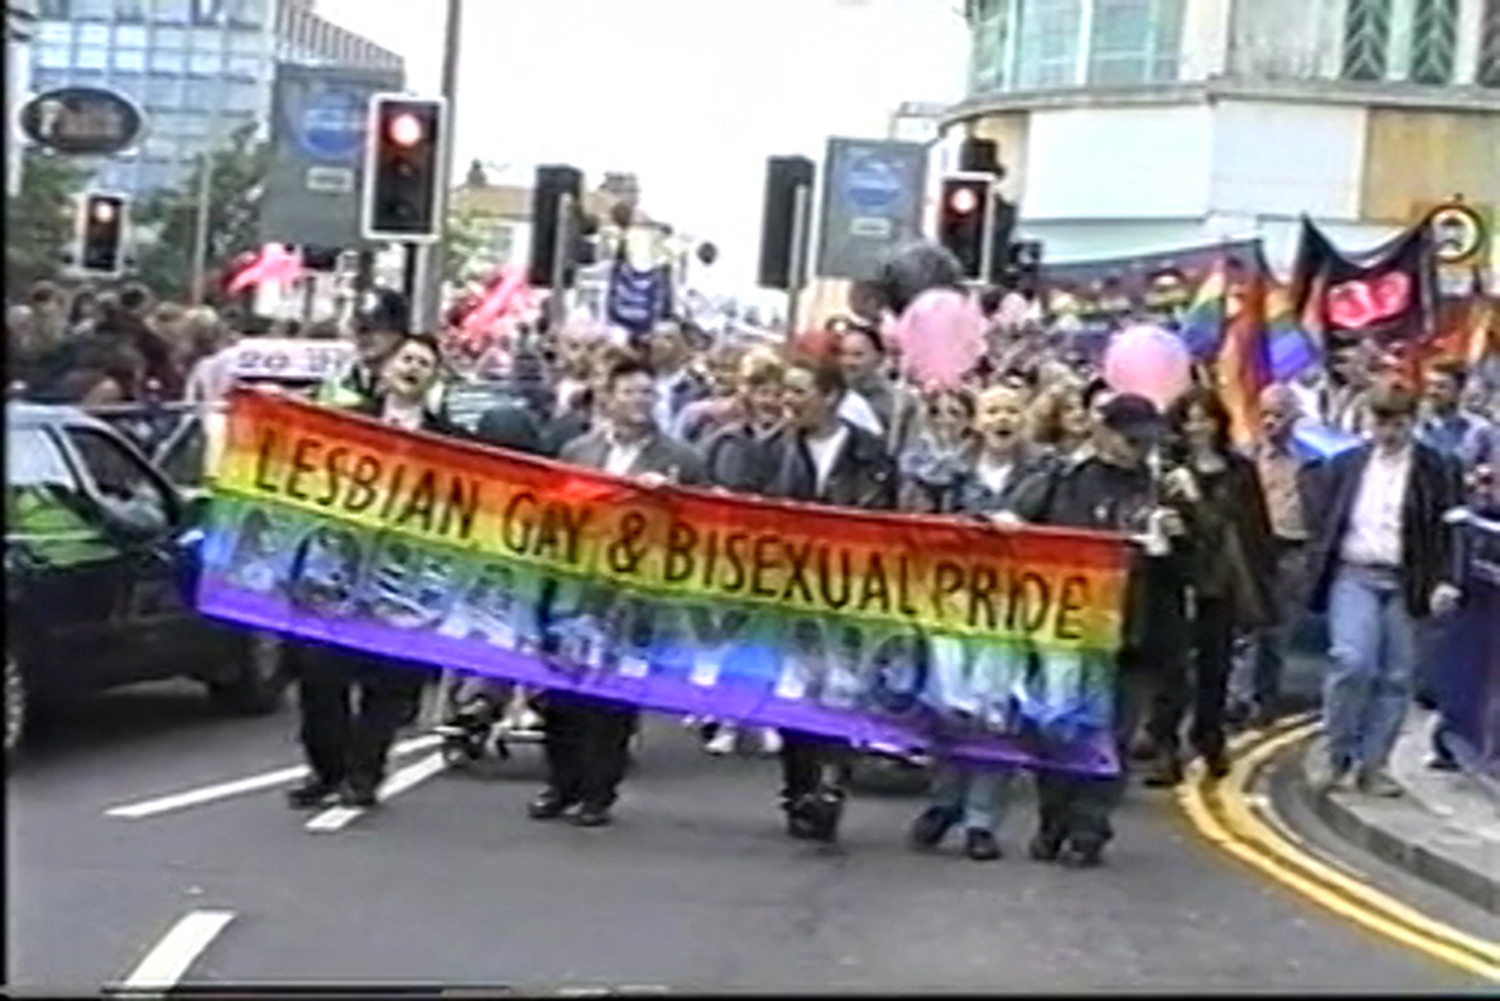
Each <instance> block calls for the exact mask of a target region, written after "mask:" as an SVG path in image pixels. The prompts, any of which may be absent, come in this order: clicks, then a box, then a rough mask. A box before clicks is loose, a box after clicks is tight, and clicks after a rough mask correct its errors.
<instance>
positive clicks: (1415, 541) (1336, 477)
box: [1308, 442, 1463, 619]
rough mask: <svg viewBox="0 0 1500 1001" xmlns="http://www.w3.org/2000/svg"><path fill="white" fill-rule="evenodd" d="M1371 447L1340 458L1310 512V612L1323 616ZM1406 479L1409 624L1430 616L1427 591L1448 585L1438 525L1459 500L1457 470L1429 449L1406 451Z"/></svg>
mask: <svg viewBox="0 0 1500 1001" xmlns="http://www.w3.org/2000/svg"><path fill="white" fill-rule="evenodd" d="M1373 452H1374V446H1373V445H1368V444H1366V445H1362V446H1360V447H1359V448H1353V449H1350V450H1349V451H1347V452H1341V453H1340V454H1338V455H1336V456H1334V457H1333V459H1332V460H1330V461H1329V463H1328V465H1327V468H1326V469H1325V471H1324V473H1323V486H1324V493H1323V500H1324V505H1323V506H1322V507H1321V508H1319V509H1315V510H1313V511H1312V512H1310V513H1311V515H1312V517H1313V524H1314V529H1313V536H1312V544H1311V548H1310V549H1309V552H1308V569H1309V571H1310V573H1311V574H1312V579H1313V590H1312V598H1311V604H1312V609H1313V611H1315V612H1323V611H1327V610H1328V592H1329V590H1330V589H1331V588H1332V586H1333V578H1334V575H1335V574H1336V572H1337V570H1338V566H1339V549H1340V548H1341V547H1342V546H1343V542H1344V536H1345V535H1346V534H1347V533H1348V531H1349V517H1350V515H1351V513H1352V512H1353V510H1354V501H1355V499H1356V497H1357V496H1358V494H1359V485H1360V480H1361V479H1363V478H1364V472H1365V467H1366V466H1368V465H1369V463H1370V456H1371V455H1372V454H1373ZM1411 463H1412V465H1411V477H1410V479H1409V480H1408V481H1407V486H1406V497H1405V500H1404V502H1403V505H1402V519H1401V566H1402V569H1403V570H1404V571H1405V573H1404V577H1405V591H1406V607H1407V610H1408V611H1409V612H1410V613H1411V614H1412V616H1413V617H1415V618H1419V619H1421V618H1426V617H1427V616H1428V615H1429V614H1430V613H1431V600H1432V591H1433V589H1434V588H1436V587H1437V586H1438V585H1439V584H1444V583H1449V584H1452V583H1457V582H1456V581H1455V580H1454V576H1455V573H1454V570H1455V562H1454V549H1453V531H1452V529H1451V528H1450V527H1449V525H1448V524H1447V523H1445V522H1444V521H1443V516H1444V515H1445V514H1447V512H1448V511H1449V510H1451V509H1452V508H1455V507H1457V506H1458V505H1459V503H1460V501H1461V498H1462V496H1463V491H1462V486H1461V484H1460V482H1459V478H1458V474H1457V470H1456V469H1455V467H1454V466H1453V464H1452V463H1450V462H1448V461H1447V460H1446V459H1445V458H1444V457H1443V454H1442V453H1441V452H1439V451H1437V450H1436V449H1434V448H1431V447H1430V446H1427V445H1423V444H1422V443H1421V442H1415V443H1413V445H1412V458H1411Z"/></svg>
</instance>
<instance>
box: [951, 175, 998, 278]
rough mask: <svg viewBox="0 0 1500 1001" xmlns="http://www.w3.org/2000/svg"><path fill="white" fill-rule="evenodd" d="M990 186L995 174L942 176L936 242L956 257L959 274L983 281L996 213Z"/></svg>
mask: <svg viewBox="0 0 1500 1001" xmlns="http://www.w3.org/2000/svg"><path fill="white" fill-rule="evenodd" d="M993 186H994V178H993V177H991V176H990V175H989V174H950V175H949V176H947V177H945V178H943V186H942V200H941V201H940V202H939V203H938V221H937V230H938V231H937V238H938V243H940V244H941V245H942V246H943V247H944V249H946V250H947V251H948V252H949V253H951V254H952V255H953V256H954V257H956V258H958V264H959V270H960V274H962V276H963V277H964V279H965V280H967V281H975V282H977V281H984V280H985V278H986V277H987V276H988V273H989V267H988V265H989V259H990V251H991V248H990V235H991V229H992V226H993V224H994V215H995V201H994V198H993V197H992V196H991V190H992V188H993Z"/></svg>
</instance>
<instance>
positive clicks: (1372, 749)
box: [1309, 385, 1460, 796]
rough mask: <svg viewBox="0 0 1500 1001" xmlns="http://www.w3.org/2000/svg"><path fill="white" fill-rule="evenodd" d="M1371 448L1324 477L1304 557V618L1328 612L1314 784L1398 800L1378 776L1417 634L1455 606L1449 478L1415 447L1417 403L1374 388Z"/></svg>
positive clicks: (1428, 451) (1431, 455) (1396, 389)
mask: <svg viewBox="0 0 1500 1001" xmlns="http://www.w3.org/2000/svg"><path fill="white" fill-rule="evenodd" d="M1367 406H1368V413H1369V416H1370V430H1371V435H1370V437H1371V441H1370V442H1369V443H1367V444H1365V445H1363V446H1361V447H1359V448H1356V449H1351V450H1350V451H1347V452H1344V453H1342V454H1340V455H1338V456H1336V457H1335V458H1334V459H1333V460H1332V461H1331V462H1330V463H1329V467H1328V475H1327V478H1326V480H1325V484H1326V489H1327V492H1326V493H1325V495H1324V499H1325V503H1326V507H1325V508H1324V509H1323V510H1322V511H1320V512H1319V513H1318V527H1317V531H1316V532H1315V533H1314V543H1313V546H1312V548H1311V550H1310V553H1309V569H1310V570H1311V572H1312V574H1313V580H1314V581H1315V585H1314V588H1313V598H1312V601H1313V608H1314V610H1315V611H1326V612H1327V613H1328V628H1329V634H1330V638H1331V640H1332V646H1331V650H1330V653H1331V655H1332V664H1331V665H1330V667H1329V670H1328V675H1327V677H1326V679H1325V681H1324V687H1323V720H1324V727H1325V730H1326V731H1327V737H1328V760H1327V761H1326V763H1325V767H1324V769H1323V771H1322V773H1321V774H1320V775H1318V776H1317V778H1316V780H1315V784H1316V785H1317V786H1318V787H1319V790H1320V791H1334V790H1344V789H1347V788H1348V787H1349V784H1350V781H1351V780H1352V781H1353V784H1354V786H1355V787H1356V788H1357V789H1358V790H1359V791H1360V792H1363V793H1367V794H1370V795H1376V796H1400V795H1401V794H1402V792H1403V790H1402V788H1401V786H1400V785H1398V784H1397V783H1396V782H1395V780H1394V779H1392V778H1391V776H1390V773H1389V772H1388V771H1387V767H1386V766H1387V762H1388V761H1389V758H1390V754H1391V749H1392V747H1394V746H1395V743H1396V738H1397V736H1398V735H1399V734H1400V732H1401V724H1402V721H1403V720H1404V719H1405V716H1406V708H1407V704H1408V703H1409V702H1410V700H1411V695H1412V687H1413V683H1414V675H1415V671H1416V660H1417V623H1418V622H1420V621H1423V620H1425V619H1427V618H1428V617H1429V616H1430V615H1436V616H1441V615H1445V614H1447V613H1448V612H1450V611H1452V610H1453V609H1454V608H1455V607H1457V604H1458V601H1459V598H1460V594H1459V590H1458V586H1457V584H1456V583H1455V580H1454V577H1455V574H1454V569H1455V567H1454V561H1453V543H1452V530H1451V528H1450V527H1449V525H1448V524H1447V522H1446V521H1445V520H1444V515H1445V514H1446V513H1447V512H1448V510H1449V509H1451V508H1452V507H1454V506H1455V505H1456V504H1457V503H1458V499H1459V485H1458V480H1457V477H1456V476H1455V475H1454V474H1453V467H1452V465H1451V464H1450V463H1449V462H1448V460H1447V459H1445V458H1444V457H1443V455H1442V454H1441V453H1440V452H1438V451H1437V450H1435V449H1433V448H1431V447H1429V446H1427V445H1423V444H1421V443H1419V442H1417V441H1416V440H1415V439H1414V434H1413V432H1414V425H1415V421H1416V410H1417V401H1416V397H1415V396H1414V395H1413V394H1412V393H1411V392H1410V391H1409V390H1407V389H1405V388H1404V387H1401V386H1395V385H1383V386H1380V387H1377V388H1376V389H1375V390H1374V391H1372V392H1371V394H1370V397H1369V400H1368V404H1367Z"/></svg>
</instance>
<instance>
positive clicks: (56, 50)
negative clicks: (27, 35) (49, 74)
mask: <svg viewBox="0 0 1500 1001" xmlns="http://www.w3.org/2000/svg"><path fill="white" fill-rule="evenodd" d="M36 64H37V65H38V66H40V67H50V68H53V69H66V68H67V67H69V66H72V65H73V51H72V48H71V47H70V46H67V45H38V46H37V47H36Z"/></svg>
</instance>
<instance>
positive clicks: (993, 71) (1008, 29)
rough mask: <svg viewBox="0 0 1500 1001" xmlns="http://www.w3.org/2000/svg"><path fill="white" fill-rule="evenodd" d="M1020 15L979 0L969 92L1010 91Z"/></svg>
mask: <svg viewBox="0 0 1500 1001" xmlns="http://www.w3.org/2000/svg"><path fill="white" fill-rule="evenodd" d="M1017 13H1018V11H1017V5H1016V2H1015V0H976V2H975V4H974V6H973V13H972V16H971V18H970V42H971V46H972V48H971V50H970V53H969V89H970V90H972V91H973V92H975V93H983V92H984V91H990V90H1008V89H1009V84H1010V72H1009V71H1010V49H1011V41H1012V37H1013V34H1014V32H1015V24H1016V16H1017ZM369 48H370V49H373V48H374V47H373V46H369ZM365 55H366V59H367V61H371V62H373V61H374V55H375V53H374V52H373V51H371V52H366V53H365Z"/></svg>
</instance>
